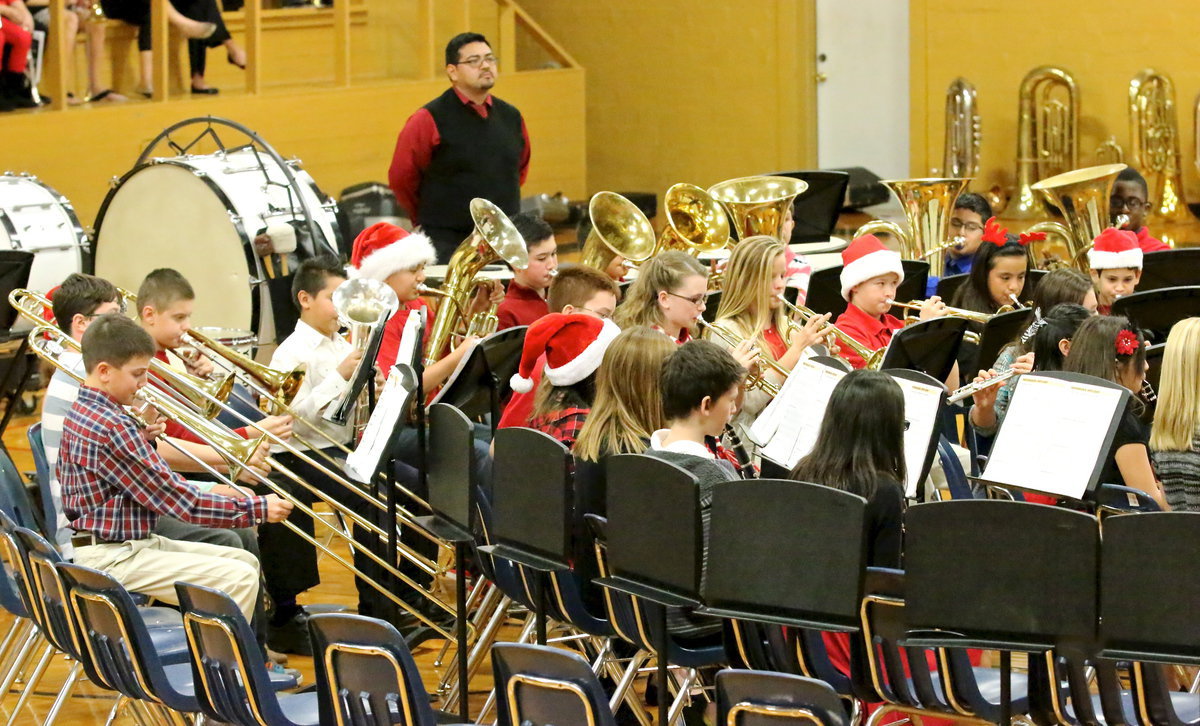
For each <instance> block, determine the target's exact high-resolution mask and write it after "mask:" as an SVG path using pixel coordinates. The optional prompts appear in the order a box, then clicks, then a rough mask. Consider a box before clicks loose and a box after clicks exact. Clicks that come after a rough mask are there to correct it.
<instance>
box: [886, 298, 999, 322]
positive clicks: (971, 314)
mask: <svg viewBox="0 0 1200 726" xmlns="http://www.w3.org/2000/svg"><path fill="white" fill-rule="evenodd" d="M927 302H929V301H928V300H913V301H912V302H906V303H901V302H896V301H895V300H888V301H887V304H888V305H892V306H893V307H898V308H904V309H906V310H917V311H920V310H922V309H923V308H924V306H925V303H927ZM1013 310H1014V308H1013V306H1012V305H1002V306H1000V309H998V310H997V311H996V312H994V313H990V314H989V313H977V312H975V311H974V310H964V309H963V308H952V307H950V306H946V308H945V314H946V316H947V317H950V318H962V319H963V320H969V321H971V322H972V323H980V324H986V323H987V321H989V320H991V319H992V318H994V317H996V316H997V315H1002V314H1004V313H1011V312H1012V311H1013Z"/></svg>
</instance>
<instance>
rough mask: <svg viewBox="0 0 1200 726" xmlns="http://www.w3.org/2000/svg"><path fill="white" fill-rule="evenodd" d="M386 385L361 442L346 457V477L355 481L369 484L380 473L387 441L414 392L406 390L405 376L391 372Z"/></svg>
mask: <svg viewBox="0 0 1200 726" xmlns="http://www.w3.org/2000/svg"><path fill="white" fill-rule="evenodd" d="M392 374H393V375H389V376H388V378H387V382H386V383H384V384H383V392H382V393H380V394H379V400H378V401H376V402H375V410H374V411H372V412H371V418H370V419H369V420H368V421H367V427H366V428H365V429H363V435H362V438H361V439H360V440H359V442H358V446H356V447H355V448H354V451H353V452H352V453H351V454H350V455H349V456H347V457H346V467H345V468H346V473H347V474H349V475H350V478H351V479H353V480H354V481H357V482H361V483H363V484H368V483H370V481H371V477H373V476H375V472H376V471H377V470H378V469H379V460H380V459H381V458H382V457H383V450H384V448H385V447H386V446H387V443H388V437H390V436H391V435H392V433H393V432H395V430H396V422H397V421H399V420H400V416H402V415H403V414H404V409H405V407H406V406H407V404H408V400H409V398H410V396H411V394H412V391H410V390H408V389H407V388H405V387H404V383H403V382H402V381H401V379H402V378H403V376H401V375H399V374H398V373H396V371H395V369H393V370H392Z"/></svg>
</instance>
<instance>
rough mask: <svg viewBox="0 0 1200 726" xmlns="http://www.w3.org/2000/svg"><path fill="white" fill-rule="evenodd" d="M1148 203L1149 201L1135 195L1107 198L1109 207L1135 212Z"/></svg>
mask: <svg viewBox="0 0 1200 726" xmlns="http://www.w3.org/2000/svg"><path fill="white" fill-rule="evenodd" d="M1149 204H1150V203H1149V202H1144V201H1142V200H1141V199H1138V198H1137V197H1112V198H1111V199H1109V200H1108V206H1109V208H1111V209H1114V210H1116V209H1127V210H1129V211H1130V212H1136V211H1138V210H1139V209H1141V208H1142V207H1145V206H1148V205H1149Z"/></svg>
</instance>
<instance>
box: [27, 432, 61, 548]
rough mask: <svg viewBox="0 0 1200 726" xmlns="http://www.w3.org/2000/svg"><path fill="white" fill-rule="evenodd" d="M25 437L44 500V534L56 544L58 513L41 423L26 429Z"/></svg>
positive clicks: (39, 489)
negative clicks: (51, 493) (51, 485)
mask: <svg viewBox="0 0 1200 726" xmlns="http://www.w3.org/2000/svg"><path fill="white" fill-rule="evenodd" d="M25 437H26V438H27V439H29V452H30V453H31V454H33V467H34V469H35V470H36V471H37V480H38V492H39V493H40V494H41V498H42V534H44V535H45V536H46V539H48V540H50V541H51V542H55V541H57V539H58V512H56V511H55V510H54V498H53V497H52V496H51V495H50V479H51V476H50V463H49V462H48V461H47V460H46V445H45V444H44V443H43V442H42V424H41V422H38V423H35V424H34V425H32V426H30V427H29V428H28V429H26V431H25Z"/></svg>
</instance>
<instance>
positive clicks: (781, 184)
mask: <svg viewBox="0 0 1200 726" xmlns="http://www.w3.org/2000/svg"><path fill="white" fill-rule="evenodd" d="M807 190H808V182H806V181H801V180H799V179H792V178H791V177H786V176H744V177H741V178H739V179H730V180H728V181H723V182H720V183H718V184H714V185H712V186H711V187H709V188H708V193H709V194H710V195H711V196H712V197H713V198H714V199H716V200H717V201H718V202H720V203H721V205H722V206H723V207H725V209H726V210H728V212H729V216H730V218H732V219H733V223H734V226H735V227H736V231H737V238H738V239H739V240H743V239H746V238H747V237H752V236H754V235H756V234H765V235H769V236H771V237H775V238H777V239H778V238H779V236H780V234H781V233H782V231H783V218H784V217H786V216H787V212H788V210H789V209H791V208H792V202H794V201H795V200H796V197H798V196H800V195H801V194H803V193H804V192H805V191H807ZM785 241H786V240H785Z"/></svg>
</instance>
